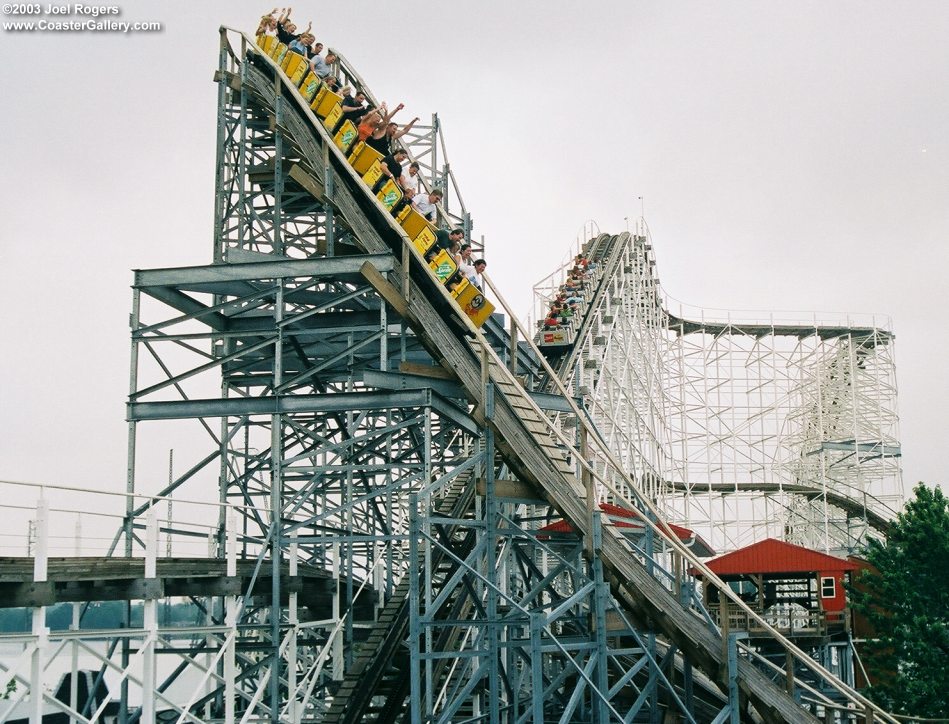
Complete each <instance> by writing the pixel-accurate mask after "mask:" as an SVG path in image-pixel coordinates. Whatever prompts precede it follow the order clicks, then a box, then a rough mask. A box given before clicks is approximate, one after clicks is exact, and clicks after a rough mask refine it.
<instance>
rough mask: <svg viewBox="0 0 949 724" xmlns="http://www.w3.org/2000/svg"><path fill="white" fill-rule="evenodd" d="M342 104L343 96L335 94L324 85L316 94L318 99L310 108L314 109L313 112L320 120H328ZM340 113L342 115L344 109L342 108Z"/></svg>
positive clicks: (315, 99) (314, 100)
mask: <svg viewBox="0 0 949 724" xmlns="http://www.w3.org/2000/svg"><path fill="white" fill-rule="evenodd" d="M342 102H343V97H342V96H341V95H339V94H338V93H334V92H333V91H331V90H330V89H329V88H328V87H327V86H326V84H323V85H322V86H321V87H320V89H319V90H318V91H317V92H316V97H315V98H314V99H313V102H312V103H311V104H310V108H312V109H313V112H314V113H315V114H316V115H318V116H319V117H320V118H326V117H327V116H328V115H329V114H330V113H332V111H333V109H334V108H336V106H338V105H340V104H341V103H342ZM340 113H342V108H340Z"/></svg>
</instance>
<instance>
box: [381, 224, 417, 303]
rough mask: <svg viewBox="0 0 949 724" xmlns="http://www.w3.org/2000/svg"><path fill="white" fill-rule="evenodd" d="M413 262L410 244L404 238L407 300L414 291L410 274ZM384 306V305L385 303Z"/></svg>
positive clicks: (404, 292) (403, 289)
mask: <svg viewBox="0 0 949 724" xmlns="http://www.w3.org/2000/svg"><path fill="white" fill-rule="evenodd" d="M411 263H412V252H410V251H409V244H408V242H406V241H405V240H404V239H403V241H402V296H403V297H404V298H405V301H406V302H408V301H409V294H410V293H411V291H412V287H411V284H412V279H411V277H410V275H409V271H410V269H411ZM383 306H384V305H383Z"/></svg>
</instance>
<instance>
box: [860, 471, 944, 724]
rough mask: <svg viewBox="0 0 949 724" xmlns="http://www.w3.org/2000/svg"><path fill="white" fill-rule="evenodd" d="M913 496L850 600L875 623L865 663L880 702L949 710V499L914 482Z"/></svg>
mask: <svg viewBox="0 0 949 724" xmlns="http://www.w3.org/2000/svg"><path fill="white" fill-rule="evenodd" d="M914 492H915V498H914V499H913V500H911V501H910V502H909V503H907V505H906V508H905V509H904V511H903V512H902V513H900V515H899V516H898V518H897V520H896V521H895V523H894V524H893V525H892V526H891V527H890V530H889V532H888V535H887V539H886V542H885V543H881V542H879V541H871V542H870V544H869V546H868V548H867V550H866V552H865V557H866V559H867V560H868V561H869V562H870V564H871V565H873V566H874V567H875V568H876V572H874V571H863V573H862V575H860V577H859V579H858V586H857V587H856V588H851V590H850V595H851V602H852V605H853V606H854V608H855V609H856V610H857V611H859V612H861V613H863V614H864V615H865V616H867V618H868V619H869V621H870V624H871V625H872V626H873V629H874V631H875V634H876V637H875V638H874V639H872V640H870V641H868V642H867V646H866V652H867V654H866V657H865V658H866V660H865V663H866V665H867V668H868V670H869V672H870V674H871V676H873V677H874V678H875V681H876V683H875V684H874V686H873V687H872V688H870V689H869V690H868V692H867V693H868V695H869V696H870V697H871V698H872V699H873V700H874V701H876V702H877V703H879V704H880V705H881V706H884V707H886V708H887V709H889V710H891V711H894V712H897V713H903V714H910V715H914V716H919V717H946V716H949V696H947V693H946V692H949V499H947V498H946V497H945V496H944V495H943V494H942V491H941V490H940V489H939V488H938V487H936V488H932V489H931V488H927V487H926V486H925V485H923V484H922V483H920V484H919V485H918V486H916V488H915V490H914Z"/></svg>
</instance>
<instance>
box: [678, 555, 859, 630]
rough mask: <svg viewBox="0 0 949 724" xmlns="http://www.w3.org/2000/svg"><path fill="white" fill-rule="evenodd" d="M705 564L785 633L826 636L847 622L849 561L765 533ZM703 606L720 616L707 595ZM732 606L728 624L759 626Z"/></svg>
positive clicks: (851, 567) (851, 565)
mask: <svg viewBox="0 0 949 724" xmlns="http://www.w3.org/2000/svg"><path fill="white" fill-rule="evenodd" d="M707 565H708V568H709V569H710V570H711V571H712V572H713V573H715V574H716V575H717V576H718V577H719V578H721V579H722V580H723V581H725V582H727V583H729V584H730V585H731V587H732V589H733V590H734V591H735V592H736V593H737V594H738V595H739V596H740V597H741V598H742V599H743V600H744V601H745V602H746V603H747V604H748V605H749V607H751V608H752V609H753V610H754V611H755V612H756V613H758V614H760V615H761V616H762V617H763V618H764V619H765V620H766V621H768V623H769V624H771V625H772V626H774V627H775V628H778V629H779V630H782V632H784V633H786V634H790V635H796V636H824V635H832V634H833V633H834V632H836V631H841V632H842V631H843V630H844V629H845V627H846V622H847V616H846V609H847V600H846V595H845V590H844V582H845V580H846V578H847V577H848V576H849V575H850V573H851V572H852V571H855V570H856V569H857V568H858V567H859V566H858V565H857V564H856V563H853V562H852V561H848V560H846V559H844V558H837V557H836V556H831V555H827V554H826V553H820V552H818V551H812V550H809V549H807V548H803V547H802V546H798V545H793V544H791V543H785V542H783V541H779V540H776V539H774V538H768V539H766V540H763V541H761V542H759V543H755V544H753V545H750V546H747V547H745V548H741V549H739V550H737V551H733V552H731V553H726V554H725V555H722V556H719V557H718V558H715V559H713V560H711V561H709V562H708V564H707ZM693 573H694V574H695V575H696V576H697V577H699V578H701V577H702V576H701V573H700V572H697V571H693ZM706 599H707V589H706ZM706 605H707V606H708V608H709V611H710V612H711V613H713V615H716V616H719V615H720V611H719V606H720V604H719V602H718V601H709V600H706ZM730 608H734V611H732V610H730V611H729V620H730V623H731V624H732V627H737V628H742V629H744V630H747V631H749V632H752V633H753V632H754V630H755V629H756V628H758V629H760V626H756V624H755V622H754V621H753V620H748V617H747V616H745V615H744V613H743V612H742V611H741V609H739V608H738V607H737V606H730ZM743 619H744V620H743ZM736 624H737V626H736Z"/></svg>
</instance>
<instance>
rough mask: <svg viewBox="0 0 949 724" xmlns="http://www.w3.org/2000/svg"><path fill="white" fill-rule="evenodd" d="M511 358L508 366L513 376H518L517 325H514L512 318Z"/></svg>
mask: <svg viewBox="0 0 949 724" xmlns="http://www.w3.org/2000/svg"><path fill="white" fill-rule="evenodd" d="M509 354H510V358H509V360H508V364H509V366H510V368H511V374H512V375H516V374H517V325H516V324H515V323H514V318H513V317H512V318H511V348H510V353H509Z"/></svg>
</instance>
